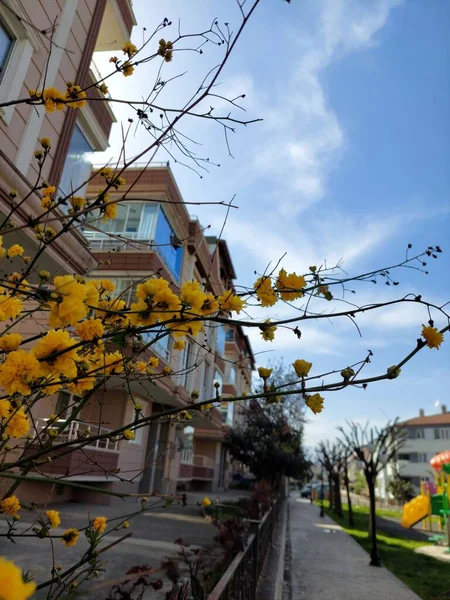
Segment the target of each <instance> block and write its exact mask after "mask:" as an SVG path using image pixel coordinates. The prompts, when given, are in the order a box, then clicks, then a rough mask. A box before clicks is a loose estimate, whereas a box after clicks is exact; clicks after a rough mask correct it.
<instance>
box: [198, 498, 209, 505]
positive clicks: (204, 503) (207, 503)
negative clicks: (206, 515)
mask: <svg viewBox="0 0 450 600" xmlns="http://www.w3.org/2000/svg"><path fill="white" fill-rule="evenodd" d="M200 504H201V505H202V506H209V505H210V504H211V500H210V499H209V498H208V496H205V497H204V498H203V500H202V501H201V502H200Z"/></svg>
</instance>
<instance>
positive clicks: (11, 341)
mask: <svg viewBox="0 0 450 600" xmlns="http://www.w3.org/2000/svg"><path fill="white" fill-rule="evenodd" d="M21 343H22V336H21V335H20V333H7V334H6V335H2V336H1V337H0V349H1V350H4V351H5V352H11V351H12V350H17V348H18V347H19V346H20V344H21Z"/></svg>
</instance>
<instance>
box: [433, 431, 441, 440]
mask: <svg viewBox="0 0 450 600" xmlns="http://www.w3.org/2000/svg"><path fill="white" fill-rule="evenodd" d="M439 433H440V432H439V429H435V430H434V439H435V440H438V439H440V435H439Z"/></svg>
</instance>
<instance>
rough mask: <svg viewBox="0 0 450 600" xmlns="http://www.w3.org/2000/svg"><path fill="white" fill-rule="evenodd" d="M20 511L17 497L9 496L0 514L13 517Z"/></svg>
mask: <svg viewBox="0 0 450 600" xmlns="http://www.w3.org/2000/svg"><path fill="white" fill-rule="evenodd" d="M19 510H20V502H19V499H18V498H17V496H9V498H5V499H4V500H1V501H0V512H2V513H5V515H9V516H10V517H12V516H13V515H15V514H17V513H18V512H19ZM2 591H3V590H2ZM0 598H1V596H0Z"/></svg>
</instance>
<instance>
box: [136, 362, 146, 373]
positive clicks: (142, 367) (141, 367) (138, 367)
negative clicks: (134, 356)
mask: <svg viewBox="0 0 450 600" xmlns="http://www.w3.org/2000/svg"><path fill="white" fill-rule="evenodd" d="M147 366H148V365H147V363H146V362H145V361H143V360H138V361H137V363H136V365H135V367H136V371H138V373H144V371H145V370H146V369H147Z"/></svg>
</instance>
